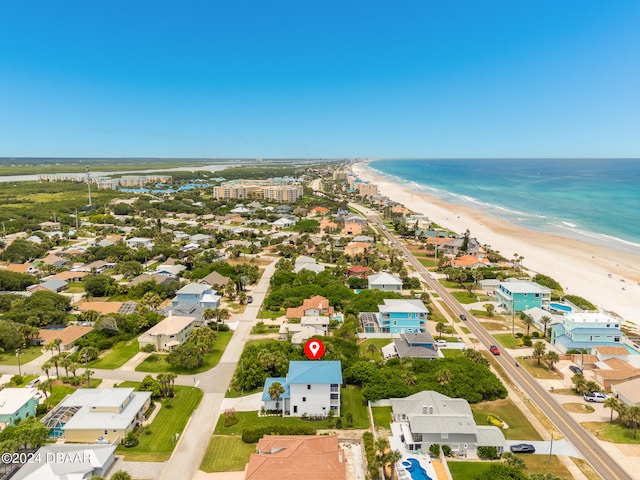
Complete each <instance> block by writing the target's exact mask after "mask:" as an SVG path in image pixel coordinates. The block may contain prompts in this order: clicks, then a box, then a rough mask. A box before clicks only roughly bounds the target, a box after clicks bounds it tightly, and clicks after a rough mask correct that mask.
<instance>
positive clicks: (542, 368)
mask: <svg viewBox="0 0 640 480" xmlns="http://www.w3.org/2000/svg"><path fill="white" fill-rule="evenodd" d="M518 361H519V362H520V365H522V366H523V367H524V368H526V369H527V372H529V373H530V374H531V376H532V377H533V378H539V379H545V380H557V379H559V378H560V377H559V376H558V374H557V373H555V372H552V371H551V370H549V367H548V366H547V364H546V363H545V362H540V365H538V360H536V359H535V358H526V359H522V358H519V359H518Z"/></svg>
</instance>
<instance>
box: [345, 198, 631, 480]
mask: <svg viewBox="0 0 640 480" xmlns="http://www.w3.org/2000/svg"><path fill="white" fill-rule="evenodd" d="M353 207H354V208H355V209H356V210H360V211H363V207H362V206H361V205H353ZM364 213H365V215H366V216H367V218H368V219H369V220H370V221H371V222H373V223H375V224H377V225H378V227H379V228H380V230H381V231H382V232H383V233H384V235H385V236H386V237H387V239H388V240H389V241H390V242H391V243H392V244H393V245H394V246H395V247H396V248H397V249H398V250H400V251H401V252H402V253H404V255H405V257H406V259H407V261H408V263H409V264H410V265H411V266H413V267H414V268H415V269H416V271H417V272H418V274H419V275H420V276H421V277H422V278H423V279H424V281H425V282H426V283H427V284H428V285H429V287H431V288H432V289H433V290H434V291H435V292H436V293H437V294H438V295H439V296H440V298H441V300H442V301H444V302H445V304H446V305H447V306H448V307H449V308H450V309H451V311H452V312H453V313H454V314H455V315H458V316H459V315H461V314H464V315H466V317H467V322H465V325H466V326H467V327H468V328H469V330H471V332H472V333H473V334H474V335H475V336H476V338H477V339H478V340H479V341H480V342H481V343H482V344H483V345H484V347H485V348H488V347H489V346H490V345H497V344H498V342H496V341H495V340H494V339H493V337H492V336H491V335H489V334H488V333H487V332H486V330H484V328H482V326H481V325H480V323H479V322H478V321H477V320H476V319H475V318H474V317H473V316H472V315H471V314H469V312H467V311H466V310H464V309H463V308H462V306H461V305H460V304H459V303H458V302H457V301H456V299H455V298H454V297H453V296H452V295H451V294H450V293H449V292H448V291H447V289H446V288H444V287H443V286H442V285H441V284H440V282H438V281H437V280H435V279H433V278H431V275H430V273H429V271H428V270H427V269H426V268H425V267H424V266H423V265H422V264H421V263H420V262H418V260H417V259H416V258H415V257H414V256H413V255H412V254H411V253H410V252H409V250H408V249H407V248H406V247H405V246H404V245H403V244H402V243H400V241H399V240H398V239H397V238H396V237H395V236H394V235H392V234H391V233H389V231H388V230H387V229H386V227H384V228H383V223H382V220H381V218H380V216H379V215H378V214H377V213H375V212H372V211H370V210H365V211H364ZM494 358H495V360H496V361H497V362H498V364H499V365H500V366H501V367H502V368H503V369H504V370H505V371H506V372H507V374H508V375H509V376H510V377H511V378H512V379H513V381H514V382H515V383H516V384H517V385H518V386H519V387H520V389H521V390H522V391H523V392H525V393H526V394H527V395H528V396H529V398H530V399H531V401H533V402H534V403H535V404H536V405H537V406H538V407H539V408H540V409H541V410H542V412H543V413H544V414H545V415H546V416H547V417H548V418H549V419H550V420H551V421H552V422H553V423H554V425H555V426H556V427H557V428H558V430H560V432H562V434H563V435H564V436H565V438H566V439H568V440H569V441H570V442H571V443H572V444H573V445H574V446H575V448H576V449H577V450H578V451H579V452H580V453H581V454H582V455H583V456H584V458H585V459H586V460H587V461H588V462H589V463H590V464H591V466H592V467H593V469H594V470H595V471H596V472H597V473H598V474H599V475H600V476H601V477H602V478H604V479H606V480H632V479H633V477H632V476H630V475H629V474H628V473H627V472H626V471H625V470H624V469H623V468H622V467H620V466H619V465H617V464H616V463H615V461H614V460H613V459H611V457H609V455H608V454H607V452H606V451H605V450H604V449H603V448H601V447H600V445H599V444H598V442H597V441H596V440H595V439H594V438H593V437H592V436H591V434H589V433H588V432H586V431H585V430H584V429H583V428H582V427H581V426H580V425H579V424H578V422H576V421H575V420H574V419H573V418H572V417H570V416H569V415H567V413H566V412H565V411H564V410H563V408H562V407H561V406H560V405H559V404H558V403H557V402H556V401H555V400H554V399H553V397H552V395H551V394H549V392H547V391H546V390H545V389H544V388H543V387H541V386H540V384H539V383H538V382H536V381H535V380H534V379H533V378H532V377H531V376H530V375H529V373H528V372H527V371H526V370H525V369H524V368H519V367H516V362H515V359H514V358H513V357H512V356H511V355H510V354H509V353H508V352H505V351H504V350H502V349H501V355H497V356H495V357H494Z"/></svg>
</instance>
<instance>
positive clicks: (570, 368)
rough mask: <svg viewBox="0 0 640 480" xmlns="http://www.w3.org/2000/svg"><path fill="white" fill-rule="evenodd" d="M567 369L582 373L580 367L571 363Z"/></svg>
mask: <svg viewBox="0 0 640 480" xmlns="http://www.w3.org/2000/svg"><path fill="white" fill-rule="evenodd" d="M569 370H571V371H572V372H573V373H582V369H581V368H580V367H576V366H575V365H571V366H570V367H569Z"/></svg>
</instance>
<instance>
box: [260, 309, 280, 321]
mask: <svg viewBox="0 0 640 480" xmlns="http://www.w3.org/2000/svg"><path fill="white" fill-rule="evenodd" d="M285 313H286V312H281V311H277V312H272V311H271V310H264V309H263V310H260V312H258V319H259V320H265V322H264V323H268V322H267V320H271V319H272V318H280V317H283V316H284V315H285Z"/></svg>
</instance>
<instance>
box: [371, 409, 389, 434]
mask: <svg viewBox="0 0 640 480" xmlns="http://www.w3.org/2000/svg"><path fill="white" fill-rule="evenodd" d="M371 413H373V423H374V425H375V426H376V427H382V428H386V429H387V430H390V429H391V407H371Z"/></svg>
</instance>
